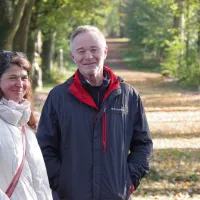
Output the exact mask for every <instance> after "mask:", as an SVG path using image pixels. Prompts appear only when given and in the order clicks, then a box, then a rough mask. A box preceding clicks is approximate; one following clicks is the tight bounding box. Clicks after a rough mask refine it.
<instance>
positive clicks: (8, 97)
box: [0, 51, 52, 200]
mask: <svg viewBox="0 0 200 200" xmlns="http://www.w3.org/2000/svg"><path fill="white" fill-rule="evenodd" d="M30 70H31V65H30V63H29V61H28V60H27V59H26V57H25V56H24V55H23V54H22V53H19V52H11V51H0V200H21V199H22V200H52V195H51V190H50V188H49V182H48V178H47V172H46V168H45V164H44V161H43V157H42V154H41V151H40V148H39V146H38V143H37V140H36V137H35V134H34V131H35V129H36V119H35V117H34V115H33V111H32V102H31V83H30V79H29V73H30Z"/></svg>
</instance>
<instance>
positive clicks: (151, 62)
mask: <svg viewBox="0 0 200 200" xmlns="http://www.w3.org/2000/svg"><path fill="white" fill-rule="evenodd" d="M142 54H143V52H133V51H131V50H127V51H125V52H123V57H124V61H125V63H126V64H127V65H128V67H129V68H130V69H133V70H137V71H142V72H160V71H161V69H160V66H159V64H158V62H157V61H156V60H155V59H153V56H152V55H147V56H146V57H145V58H144V57H143V56H142Z"/></svg>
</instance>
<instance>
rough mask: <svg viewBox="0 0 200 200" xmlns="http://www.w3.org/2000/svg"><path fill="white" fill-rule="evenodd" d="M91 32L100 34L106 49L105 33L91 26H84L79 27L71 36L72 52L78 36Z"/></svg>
mask: <svg viewBox="0 0 200 200" xmlns="http://www.w3.org/2000/svg"><path fill="white" fill-rule="evenodd" d="M91 31H94V32H96V33H97V34H99V36H100V37H101V38H102V43H103V46H104V47H106V46H107V45H106V39H105V37H104V35H103V33H102V32H101V31H100V30H99V29H98V28H97V27H95V26H90V25H83V26H78V27H77V29H76V30H75V31H74V32H73V33H72V34H71V36H70V51H72V43H73V40H74V39H75V37H76V36H77V35H79V34H80V33H84V32H91Z"/></svg>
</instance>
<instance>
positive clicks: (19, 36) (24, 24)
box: [13, 0, 35, 53]
mask: <svg viewBox="0 0 200 200" xmlns="http://www.w3.org/2000/svg"><path fill="white" fill-rule="evenodd" d="M34 4H35V0H29V2H28V3H27V4H26V7H25V10H24V14H23V17H22V20H21V23H20V27H19V29H18V31H17V33H16V35H15V37H14V41H13V48H14V50H16V51H22V52H25V53H27V43H28V34H29V24H30V19H31V14H32V7H33V6H34Z"/></svg>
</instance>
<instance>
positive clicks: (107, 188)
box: [37, 25, 152, 200]
mask: <svg viewBox="0 0 200 200" xmlns="http://www.w3.org/2000/svg"><path fill="white" fill-rule="evenodd" d="M70 48H71V50H70V55H71V58H72V59H73V61H74V63H75V64H76V65H77V67H78V70H77V71H76V72H75V74H74V75H73V76H72V77H71V78H69V79H68V80H67V81H66V82H65V83H63V84H61V85H58V86H56V87H55V88H54V89H53V90H52V91H51V92H50V93H49V95H48V98H47V100H46V102H45V105H44V107H43V111H42V114H41V118H40V122H39V127H38V131H37V138H38V141H39V144H40V147H41V149H42V153H43V156H44V160H45V163H46V167H47V172H48V177H49V181H50V186H51V188H52V190H54V191H56V192H57V194H58V196H59V198H60V199H61V200H127V199H129V197H130V195H131V193H132V192H133V191H134V190H135V189H136V188H137V187H138V185H139V183H140V180H141V179H142V177H143V176H144V175H145V174H146V173H147V172H148V171H149V160H150V157H151V153H152V140H151V136H150V133H149V128H148V124H147V121H146V116H145V112H144V109H143V106H142V102H141V98H140V96H139V94H138V93H137V92H136V91H135V90H134V88H133V87H132V86H130V85H129V84H127V83H125V82H123V80H122V79H121V78H120V77H117V76H116V75H115V74H114V73H113V72H112V71H111V70H110V69H109V68H108V67H106V66H104V60H105V58H106V56H107V52H108V47H107V46H106V40H105V37H104V36H103V34H102V33H101V32H100V31H99V29H98V28H96V27H93V26H88V25H85V26H80V27H78V28H77V29H76V30H75V32H73V33H72V35H71V38H70Z"/></svg>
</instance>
